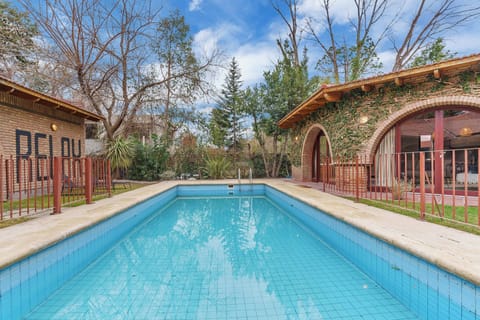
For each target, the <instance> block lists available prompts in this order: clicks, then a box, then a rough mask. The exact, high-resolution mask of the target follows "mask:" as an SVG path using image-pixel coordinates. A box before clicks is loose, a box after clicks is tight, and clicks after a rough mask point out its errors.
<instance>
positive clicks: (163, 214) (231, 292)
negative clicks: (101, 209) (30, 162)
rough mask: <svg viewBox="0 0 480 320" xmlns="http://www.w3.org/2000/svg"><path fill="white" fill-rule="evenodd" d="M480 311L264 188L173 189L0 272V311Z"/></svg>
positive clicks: (464, 293) (420, 265)
mask: <svg viewBox="0 0 480 320" xmlns="http://www.w3.org/2000/svg"><path fill="white" fill-rule="evenodd" d="M23 318H26V319H471V320H475V319H477V320H478V319H480V288H479V287H478V286H476V285H474V284H472V283H470V282H468V281H466V280H464V279H461V278H459V277H457V276H455V275H453V274H451V273H448V272H446V271H444V270H442V269H440V268H438V267H437V266H435V265H432V264H430V263H428V262H425V261H424V260H422V259H419V258H417V257H415V256H413V255H411V254H409V253H407V252H405V251H403V250H400V249H398V248H396V247H393V246H391V245H389V244H388V243H386V242H384V241H382V240H380V239H377V238H375V237H372V236H370V235H368V234H366V233H365V232H363V231H361V230H359V229H357V228H355V227H353V226H350V225H348V224H346V223H344V222H342V221H340V220H338V219H335V218H334V217H332V216H330V215H328V214H325V213H322V212H320V211H318V210H316V209H314V208H312V207H310V206H308V205H307V204H305V203H303V202H301V201H299V200H296V199H294V198H292V197H289V196H287V195H285V194H284V193H282V192H279V191H278V190H276V189H274V188H271V187H268V186H265V185H254V186H249V187H247V186H242V187H239V186H226V185H220V186H218V185H217V186H211V185H210V186H177V187H175V188H172V189H169V190H167V191H165V192H163V193H162V194H160V195H158V196H156V197H154V198H152V199H149V200H147V201H145V202H143V203H141V204H139V205H137V206H135V207H132V208H130V209H128V210H126V211H124V212H123V213H120V214H118V215H115V216H114V217H112V218H110V219H108V220H106V221H104V222H102V223H100V224H97V225H95V226H92V227H91V228H89V229H87V230H85V231H83V232H80V233H78V234H76V235H74V236H72V237H70V238H67V239H65V240H64V241H62V242H59V243H57V244H55V245H53V246H51V247H50V248H47V249H45V250H43V251H41V252H39V253H37V254H35V255H33V256H31V257H28V258H26V259H24V260H22V261H20V262H18V263H15V264H13V265H11V266H9V267H7V268H4V269H2V270H0V319H2V320H3V319H23Z"/></svg>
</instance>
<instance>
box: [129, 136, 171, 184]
mask: <svg viewBox="0 0 480 320" xmlns="http://www.w3.org/2000/svg"><path fill="white" fill-rule="evenodd" d="M152 141H153V143H152V144H145V145H144V144H142V143H140V142H139V141H137V142H136V144H135V155H134V156H133V158H132V161H131V165H130V167H129V170H128V175H129V178H130V179H133V180H146V181H153V180H159V179H160V176H161V174H162V173H163V172H164V171H165V169H166V164H167V159H168V156H169V154H168V150H167V148H166V146H165V145H164V144H163V143H162V141H161V139H160V138H159V137H158V136H157V135H152Z"/></svg>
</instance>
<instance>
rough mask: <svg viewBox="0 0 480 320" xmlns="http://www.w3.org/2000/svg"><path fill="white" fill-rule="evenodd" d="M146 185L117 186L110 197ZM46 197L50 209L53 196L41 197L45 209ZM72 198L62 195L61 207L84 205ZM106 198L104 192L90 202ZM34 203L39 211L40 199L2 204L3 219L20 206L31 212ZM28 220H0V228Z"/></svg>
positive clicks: (24, 218) (22, 218) (83, 200)
mask: <svg viewBox="0 0 480 320" xmlns="http://www.w3.org/2000/svg"><path fill="white" fill-rule="evenodd" d="M146 185H147V184H145V183H134V182H132V183H130V185H122V184H119V185H117V186H116V187H115V190H113V189H112V196H114V195H117V194H121V193H124V192H127V191H131V190H135V189H138V188H141V187H143V186H146ZM48 197H50V207H52V206H53V196H52V195H50V196H47V195H45V196H43V201H44V206H45V207H47V205H48ZM73 197H74V196H73V195H70V199H69V197H68V195H63V196H62V206H63V207H78V206H81V205H84V204H85V203H86V202H85V199H83V198H82V199H78V200H73ZM78 197H80V196H78ZM107 197H108V195H107V194H106V190H105V194H101V195H94V196H93V198H92V200H93V201H94V202H95V201H98V200H100V199H104V198H107ZM69 200H70V202H69V203H66V202H67V201H69ZM35 201H36V202H37V210H40V208H41V202H42V197H36V198H29V199H22V201H19V200H14V201H12V202H10V201H8V200H7V201H6V202H4V203H3V216H4V217H8V216H10V210H13V211H14V213H17V212H15V211H17V210H18V209H19V208H20V206H21V208H22V211H23V210H25V209H26V208H27V205H29V206H30V209H31V210H32V212H33V208H34V206H35ZM10 208H12V209H10ZM24 215H26V213H24ZM30 219H33V217H27V216H23V217H18V218H13V219H6V220H0V228H5V227H9V226H11V225H14V224H18V223H22V222H25V221H28V220H30Z"/></svg>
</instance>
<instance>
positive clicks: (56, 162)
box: [53, 157, 62, 214]
mask: <svg viewBox="0 0 480 320" xmlns="http://www.w3.org/2000/svg"><path fill="white" fill-rule="evenodd" d="M61 212H62V158H61V157H54V158H53V213H54V214H56V213H61Z"/></svg>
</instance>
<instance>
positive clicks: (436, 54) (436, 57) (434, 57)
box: [410, 38, 456, 67]
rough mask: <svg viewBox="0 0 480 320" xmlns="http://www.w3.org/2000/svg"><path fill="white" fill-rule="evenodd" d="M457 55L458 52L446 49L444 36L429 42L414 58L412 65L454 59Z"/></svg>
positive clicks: (416, 65)
mask: <svg viewBox="0 0 480 320" xmlns="http://www.w3.org/2000/svg"><path fill="white" fill-rule="evenodd" d="M455 55H456V53H452V52H451V51H450V50H446V49H445V43H444V42H443V38H437V39H436V40H435V41H434V42H432V43H430V44H428V45H427V47H426V48H425V49H423V50H422V52H421V53H420V54H419V55H417V56H416V57H415V58H414V59H413V62H412V64H411V65H410V67H418V66H424V65H427V64H432V63H436V62H440V61H443V60H448V59H452V58H453V57H455Z"/></svg>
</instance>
